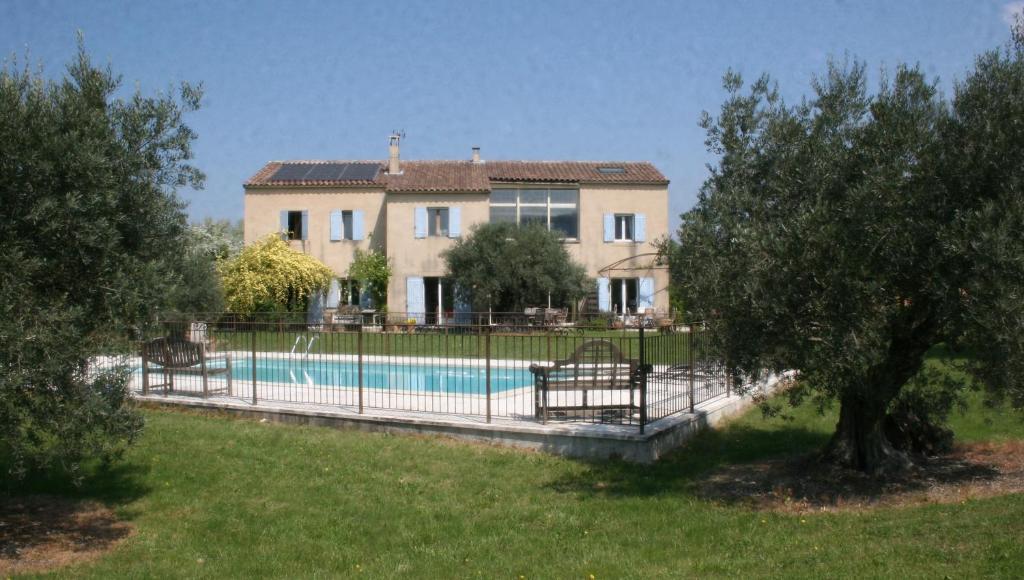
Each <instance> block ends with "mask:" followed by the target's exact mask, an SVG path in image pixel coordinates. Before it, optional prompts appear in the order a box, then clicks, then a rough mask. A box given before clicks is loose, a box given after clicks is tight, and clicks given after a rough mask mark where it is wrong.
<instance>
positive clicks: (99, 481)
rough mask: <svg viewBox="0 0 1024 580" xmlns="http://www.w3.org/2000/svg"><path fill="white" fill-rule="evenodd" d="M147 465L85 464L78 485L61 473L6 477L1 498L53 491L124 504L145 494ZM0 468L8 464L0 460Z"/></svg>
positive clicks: (124, 461)
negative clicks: (82, 476)
mask: <svg viewBox="0 0 1024 580" xmlns="http://www.w3.org/2000/svg"><path fill="white" fill-rule="evenodd" d="M149 469H150V468H149V466H148V465H141V464H138V463H134V462H132V461H130V460H122V461H118V462H116V463H114V464H112V465H109V466H106V467H103V466H99V465H90V466H87V467H86V468H84V475H85V477H84V478H83V480H82V482H81V484H80V485H77V486H76V485H75V484H74V483H73V482H72V480H71V479H70V478H69V477H68V476H66V475H63V474H57V473H32V474H30V475H28V476H27V477H26V478H25V479H23V480H20V481H8V482H6V483H5V484H4V485H3V486H0V501H2V500H4V499H10V498H16V497H19V496H29V495H53V496H60V497H65V498H69V499H76V500H93V501H97V502H100V503H103V504H106V505H123V504H125V503H129V502H132V501H134V500H136V499H138V498H141V497H143V496H145V495H146V494H147V493H149V492H150V491H151V487H150V486H149V485H148V484H146V483H144V481H145V479H146V475H147V474H148V473H149ZM0 471H2V472H3V473H7V472H8V466H7V465H5V464H0Z"/></svg>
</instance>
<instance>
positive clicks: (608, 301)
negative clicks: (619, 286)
mask: <svg viewBox="0 0 1024 580" xmlns="http://www.w3.org/2000/svg"><path fill="white" fill-rule="evenodd" d="M597 309H598V310H600V311H601V312H611V310H612V283H611V280H609V279H608V278H598V279H597Z"/></svg>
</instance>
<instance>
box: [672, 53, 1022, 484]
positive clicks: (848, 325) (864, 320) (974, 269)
mask: <svg viewBox="0 0 1024 580" xmlns="http://www.w3.org/2000/svg"><path fill="white" fill-rule="evenodd" d="M725 87H726V89H727V90H728V91H729V97H728V99H727V100H726V102H725V104H724V105H723V106H722V109H721V112H720V114H719V115H718V116H717V117H712V116H711V115H708V114H705V116H704V119H703V123H702V125H703V127H704V128H705V129H706V130H707V145H708V148H709V150H710V151H711V152H713V153H715V154H717V155H718V156H719V161H718V163H717V164H716V165H715V166H714V167H712V170H711V176H710V178H709V179H708V180H707V181H706V182H705V183H704V186H703V188H702V190H701V193H700V197H699V200H698V203H697V205H696V207H695V208H694V209H693V210H691V211H690V212H688V213H686V214H684V215H683V223H682V226H681V228H680V231H679V236H680V240H681V245H680V246H679V247H678V248H676V250H675V251H674V256H673V258H674V259H673V267H672V272H673V279H674V282H675V283H676V284H678V285H679V287H680V288H681V289H682V291H683V293H684V294H685V300H686V304H687V308H688V309H689V310H690V311H691V312H694V313H696V315H697V316H702V317H704V318H706V319H707V320H708V321H709V323H710V324H712V325H713V326H714V327H715V329H716V330H717V331H718V332H717V336H718V337H719V340H720V347H721V349H722V351H723V354H724V355H725V356H726V357H727V360H729V362H730V364H732V365H734V366H735V367H737V369H738V370H740V371H744V372H746V373H748V374H751V375H756V374H758V373H759V372H761V371H763V370H765V369H769V370H776V371H778V370H782V369H798V370H799V371H800V373H801V374H800V380H799V384H798V387H797V388H795V389H793V390H791V391H790V396H791V399H792V402H794V403H797V402H800V400H802V399H804V398H805V397H812V398H813V399H814V400H816V401H817V402H818V404H819V405H822V406H823V405H825V404H827V403H828V402H829V401H832V400H838V401H839V403H840V420H839V423H838V425H837V428H836V433H835V435H834V436H833V439H832V441H831V443H830V444H829V446H828V448H827V449H826V452H825V457H826V458H828V459H831V460H834V461H836V462H838V463H841V464H845V465H848V466H852V467H855V468H859V469H862V470H866V471H883V470H886V469H889V468H899V467H903V466H905V465H906V464H907V460H908V456H907V455H906V453H905V449H904V448H896V447H895V446H894V445H893V441H896V440H898V433H894V431H897V432H898V431H899V430H900V429H910V430H911V431H913V430H914V429H915V428H916V429H919V430H920V431H919V432H920V433H927V432H929V431H930V430H931V429H933V427H934V425H929V424H928V423H930V422H931V421H932V420H934V419H935V418H937V417H938V418H941V414H942V412H943V411H944V409H948V402H949V401H951V400H954V399H955V397H954V396H952V395H954V394H955V392H956V389H959V388H962V387H963V386H964V385H966V384H967V383H968V382H969V383H971V384H974V385H982V384H983V385H985V386H986V387H988V388H989V389H990V392H991V393H993V394H995V395H1000V394H1009V395H1011V396H1012V397H1013V398H1014V400H1015V402H1017V403H1018V404H1020V403H1022V402H1024V390H1022V385H1024V383H1022V378H1024V300H1022V296H1024V236H1021V232H1022V231H1024V164H1022V163H1021V162H1020V160H1021V159H1024V123H1022V122H1021V119H1024V59H1022V53H1021V52H1020V49H1019V48H1018V49H1012V48H1010V49H1005V50H1002V51H993V52H990V53H988V54H985V55H983V56H982V57H980V58H979V59H978V60H977V62H976V66H975V68H974V70H973V72H971V74H970V75H969V76H968V77H967V79H966V80H964V81H963V82H961V83H959V84H958V85H957V86H956V93H955V98H954V99H953V101H952V102H951V103H950V102H947V101H946V100H945V99H944V98H943V97H942V96H941V95H940V94H939V93H938V91H937V90H936V88H935V86H934V84H933V83H932V82H931V81H929V80H928V79H927V78H926V77H925V75H924V74H923V73H922V72H921V71H920V70H919V69H917V68H912V67H906V66H903V67H899V68H897V69H896V71H895V73H894V74H893V75H892V76H891V78H885V79H884V80H883V81H882V82H881V84H880V86H879V88H878V90H877V91H875V92H874V93H871V92H869V91H868V89H867V82H866V79H865V67H864V65H863V64H859V63H854V64H852V65H846V66H836V65H830V66H829V69H828V71H827V72H826V74H825V75H824V76H822V77H821V78H819V79H817V80H815V82H814V83H813V87H812V88H813V93H812V95H811V96H810V97H808V98H807V99H806V100H804V101H803V102H802V103H801V104H799V105H797V106H788V105H786V104H785V103H784V102H783V100H782V98H781V97H780V96H779V94H778V92H777V91H776V89H775V87H774V85H773V84H772V82H770V81H769V79H768V78H767V77H764V78H761V79H759V80H758V81H757V82H755V83H754V84H753V85H751V86H750V88H749V90H744V84H743V82H742V80H741V79H740V77H739V76H738V75H736V74H732V73H729V74H727V75H726V77H725ZM939 344H946V345H948V346H949V347H951V348H953V349H964V350H966V351H968V352H969V353H971V355H972V356H971V358H970V360H971V361H972V362H970V363H968V364H967V365H966V368H965V370H967V371H970V372H969V374H968V376H969V377H970V378H971V380H970V381H968V382H965V383H958V384H952V383H945V384H939V385H931V386H930V387H929V388H927V389H926V388H924V387H923V386H922V382H926V380H925V377H924V375H923V374H922V373H921V371H922V362H923V360H924V356H925V353H926V352H928V351H929V350H930V349H932V348H933V347H935V346H936V345H939ZM929 389H930V390H929ZM939 402H944V404H943V405H939V404H938V403H939ZM893 425H895V426H896V427H895V428H893ZM911 439H913V437H911ZM901 447H907V445H901Z"/></svg>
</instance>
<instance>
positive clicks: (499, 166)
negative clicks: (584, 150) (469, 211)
mask: <svg viewBox="0 0 1024 580" xmlns="http://www.w3.org/2000/svg"><path fill="white" fill-rule="evenodd" d="M485 165H487V176H488V177H490V179H491V181H540V182H563V183H643V184H658V185H662V184H666V183H668V180H667V179H665V176H664V175H662V174H661V172H660V171H658V170H657V169H655V167H654V166H653V165H651V164H650V163H648V162H646V161H640V162H636V161H629V162H621V161H488V162H486V163H485ZM598 168H607V169H609V170H612V171H618V169H619V168H621V169H622V171H621V172H615V173H604V172H601V171H598Z"/></svg>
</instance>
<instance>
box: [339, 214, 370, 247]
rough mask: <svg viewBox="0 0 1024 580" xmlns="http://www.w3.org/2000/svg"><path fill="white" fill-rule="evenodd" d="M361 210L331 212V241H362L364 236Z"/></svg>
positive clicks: (364, 230)
mask: <svg viewBox="0 0 1024 580" xmlns="http://www.w3.org/2000/svg"><path fill="white" fill-rule="evenodd" d="M363 216H364V214H363V211H362V210H358V209H357V210H341V209H335V210H331V241H332V242H339V241H341V240H356V241H359V240H362V239H363V238H364V237H365V236H366V227H365V224H364V221H365V219H364V217H363Z"/></svg>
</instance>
